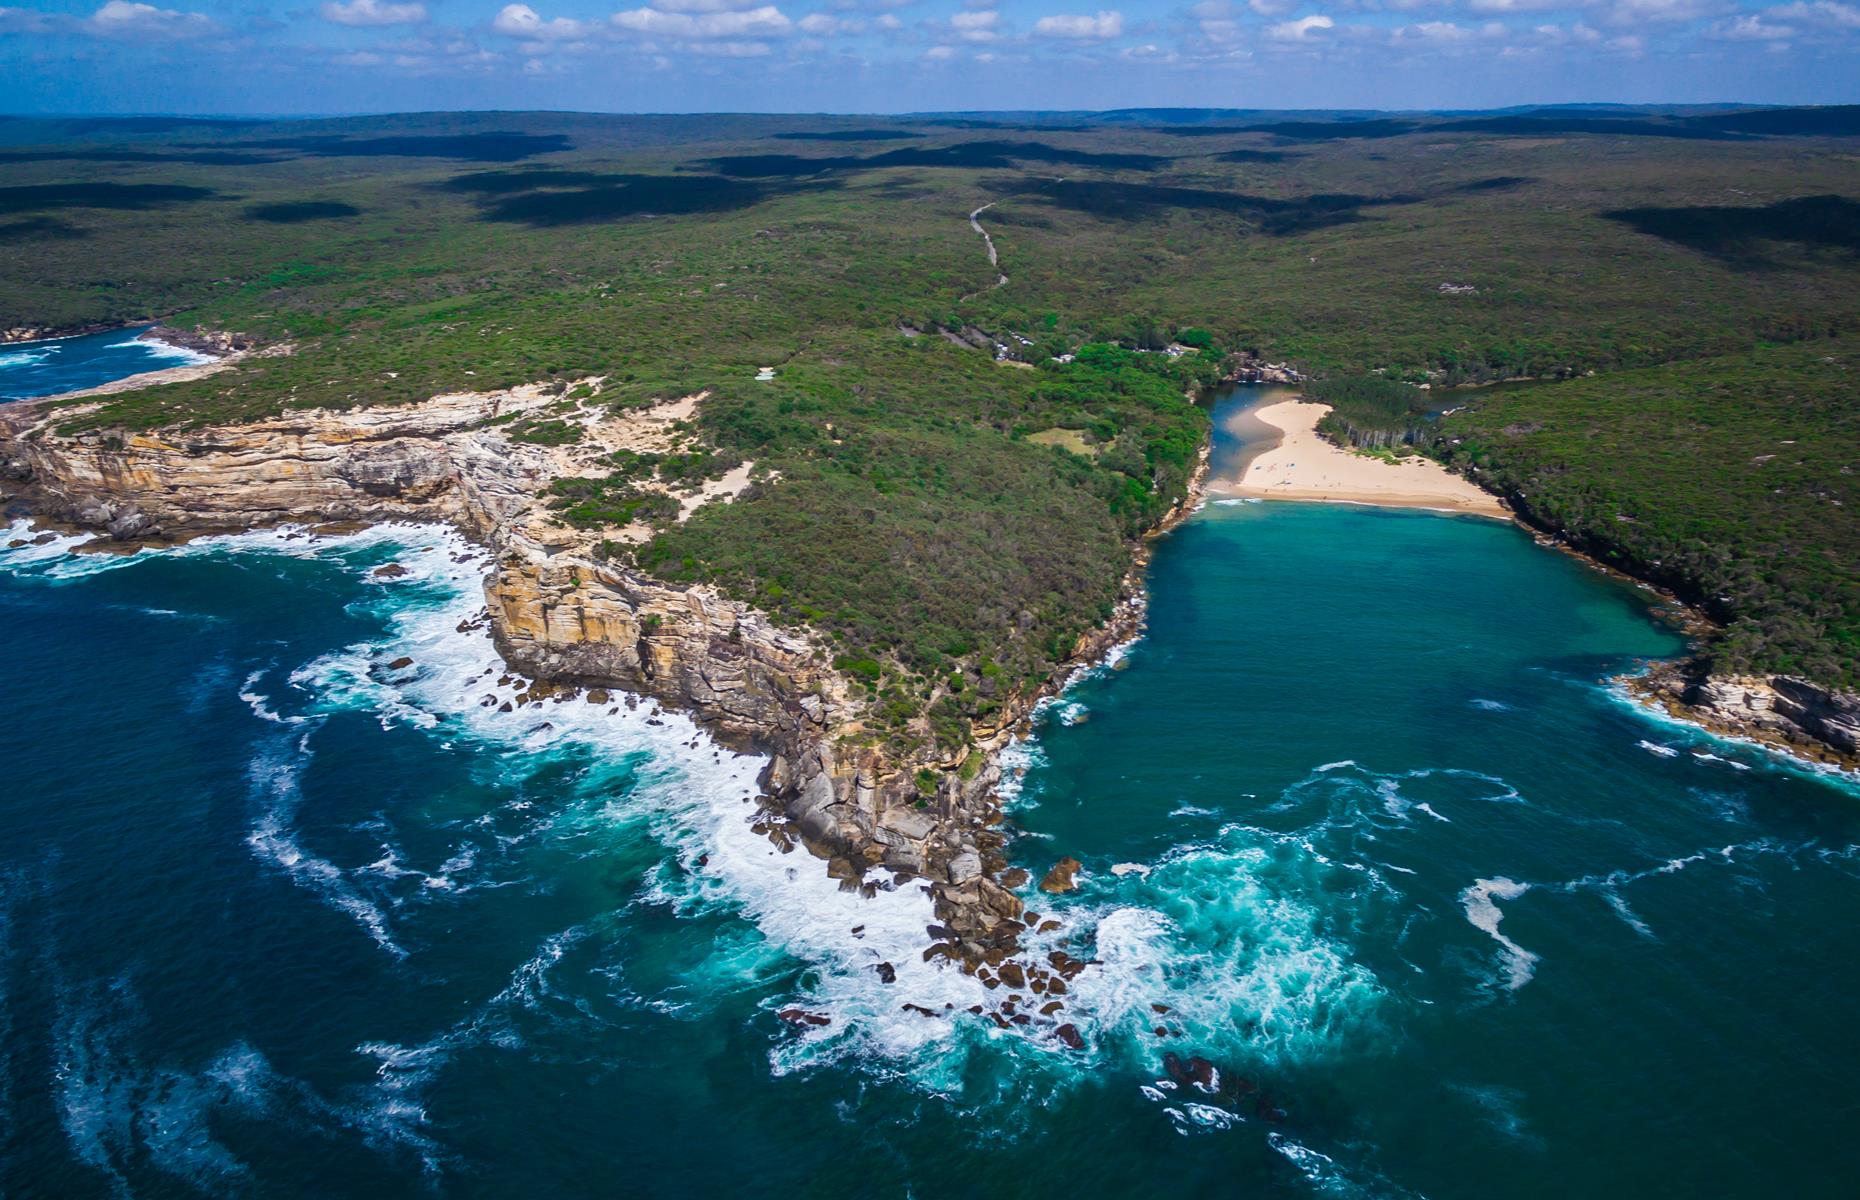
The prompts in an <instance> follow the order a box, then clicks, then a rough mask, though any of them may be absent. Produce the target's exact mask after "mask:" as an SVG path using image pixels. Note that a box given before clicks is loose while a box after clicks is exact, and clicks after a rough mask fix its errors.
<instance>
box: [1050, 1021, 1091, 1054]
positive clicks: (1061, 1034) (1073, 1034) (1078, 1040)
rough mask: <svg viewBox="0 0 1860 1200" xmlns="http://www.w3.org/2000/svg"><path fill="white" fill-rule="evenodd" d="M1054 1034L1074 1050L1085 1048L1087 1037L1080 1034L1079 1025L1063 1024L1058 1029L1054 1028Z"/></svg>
mask: <svg viewBox="0 0 1860 1200" xmlns="http://www.w3.org/2000/svg"><path fill="white" fill-rule="evenodd" d="M1053 1036H1054V1037H1056V1038H1058V1039H1059V1040H1060V1041H1062V1042H1064V1043H1065V1044H1066V1045H1067V1046H1068V1047H1069V1048H1071V1049H1073V1050H1083V1049H1084V1048H1085V1039H1084V1038H1082V1037H1080V1036H1079V1031H1078V1027H1077V1026H1076V1025H1061V1026H1060V1027H1059V1028H1058V1029H1055V1030H1053Z"/></svg>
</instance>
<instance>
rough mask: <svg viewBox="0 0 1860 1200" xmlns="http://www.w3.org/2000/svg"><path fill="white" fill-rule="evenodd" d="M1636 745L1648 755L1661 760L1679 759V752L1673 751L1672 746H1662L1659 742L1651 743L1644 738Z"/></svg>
mask: <svg viewBox="0 0 1860 1200" xmlns="http://www.w3.org/2000/svg"><path fill="white" fill-rule="evenodd" d="M1634 744H1635V745H1636V746H1639V747H1640V748H1641V749H1642V750H1645V751H1646V752H1647V753H1649V754H1652V755H1655V756H1657V757H1659V758H1678V757H1679V751H1677V750H1675V749H1673V748H1672V747H1671V746H1665V745H1661V744H1660V743H1659V742H1650V741H1648V740H1647V739H1645V738H1642V739H1641V740H1640V741H1638V742H1635V743H1634Z"/></svg>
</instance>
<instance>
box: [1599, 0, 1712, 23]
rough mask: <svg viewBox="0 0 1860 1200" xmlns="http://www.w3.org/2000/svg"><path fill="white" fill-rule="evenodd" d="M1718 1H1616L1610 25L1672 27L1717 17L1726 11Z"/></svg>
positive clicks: (1610, 14)
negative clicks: (1704, 18)
mask: <svg viewBox="0 0 1860 1200" xmlns="http://www.w3.org/2000/svg"><path fill="white" fill-rule="evenodd" d="M1724 7H1725V6H1724V5H1723V4H1722V3H1719V2H1718V0H1615V3H1614V7H1613V8H1611V9H1610V10H1609V13H1608V23H1609V24H1610V25H1671V24H1677V23H1679V22H1682V21H1696V20H1698V19H1699V18H1700V17H1710V16H1716V15H1717V14H1718V13H1719V12H1721V11H1722V10H1723V9H1724Z"/></svg>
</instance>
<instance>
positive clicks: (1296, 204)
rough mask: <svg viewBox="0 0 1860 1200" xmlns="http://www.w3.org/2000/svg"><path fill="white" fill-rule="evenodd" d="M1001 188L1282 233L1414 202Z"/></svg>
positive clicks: (1028, 184) (1106, 215)
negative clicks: (1231, 220) (1214, 218)
mask: <svg viewBox="0 0 1860 1200" xmlns="http://www.w3.org/2000/svg"><path fill="white" fill-rule="evenodd" d="M999 190H1000V191H1003V192H1009V193H1020V194H1025V193H1028V192H1031V193H1033V194H1034V195H1036V196H1037V197H1038V198H1039V199H1040V200H1041V201H1043V202H1045V203H1047V204H1051V205H1055V206H1057V207H1060V208H1069V209H1072V210H1074V211H1075V212H1082V213H1087V214H1089V215H1091V216H1094V217H1099V218H1102V219H1105V220H1113V221H1136V220H1144V219H1149V218H1153V217H1157V216H1161V215H1163V214H1164V213H1166V212H1167V211H1168V210H1170V209H1189V210H1194V211H1200V212H1224V213H1232V214H1234V215H1236V216H1241V217H1245V218H1246V219H1247V220H1249V221H1252V222H1253V223H1254V224H1255V225H1256V226H1258V228H1259V231H1260V232H1261V233H1266V234H1271V235H1273V236H1276V237H1283V236H1286V235H1288V234H1294V233H1305V232H1308V231H1310V230H1313V229H1323V228H1326V227H1328V226H1332V225H1345V224H1348V223H1350V222H1352V221H1357V220H1361V219H1362V218H1361V214H1360V211H1359V210H1361V209H1364V208H1370V207H1374V206H1379V205H1387V204H1412V203H1414V201H1415V199H1416V197H1413V196H1356V195H1347V194H1345V195H1318V196H1303V197H1299V198H1298V199H1295V200H1279V199H1275V198H1273V197H1270V196H1249V195H1246V194H1244V193H1241V192H1217V191H1213V190H1210V189H1207V188H1191V187H1170V186H1167V185H1163V184H1149V183H1119V182H1113V181H1110V180H1038V181H1035V180H1024V181H1021V182H1020V183H1016V184H1002V185H1001V186H1000V188H999Z"/></svg>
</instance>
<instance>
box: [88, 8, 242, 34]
mask: <svg viewBox="0 0 1860 1200" xmlns="http://www.w3.org/2000/svg"><path fill="white" fill-rule="evenodd" d="M84 27H85V28H86V29H88V30H89V31H90V32H91V33H94V34H97V35H98V36H99V37H120V38H137V39H150V40H155V39H168V38H194V37H205V36H206V35H208V34H210V33H218V32H219V31H220V27H219V25H218V24H217V23H216V22H215V21H214V20H213V18H211V17H209V16H207V15H206V14H205V13H190V12H177V11H175V10H174V9H172V8H156V7H155V6H154V5H153V4H132V3H129V0H110V2H109V3H108V4H106V5H104V6H103V7H102V8H100V9H98V10H97V11H96V12H94V13H92V14H91V15H90V19H89V20H87V21H85V22H84Z"/></svg>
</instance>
